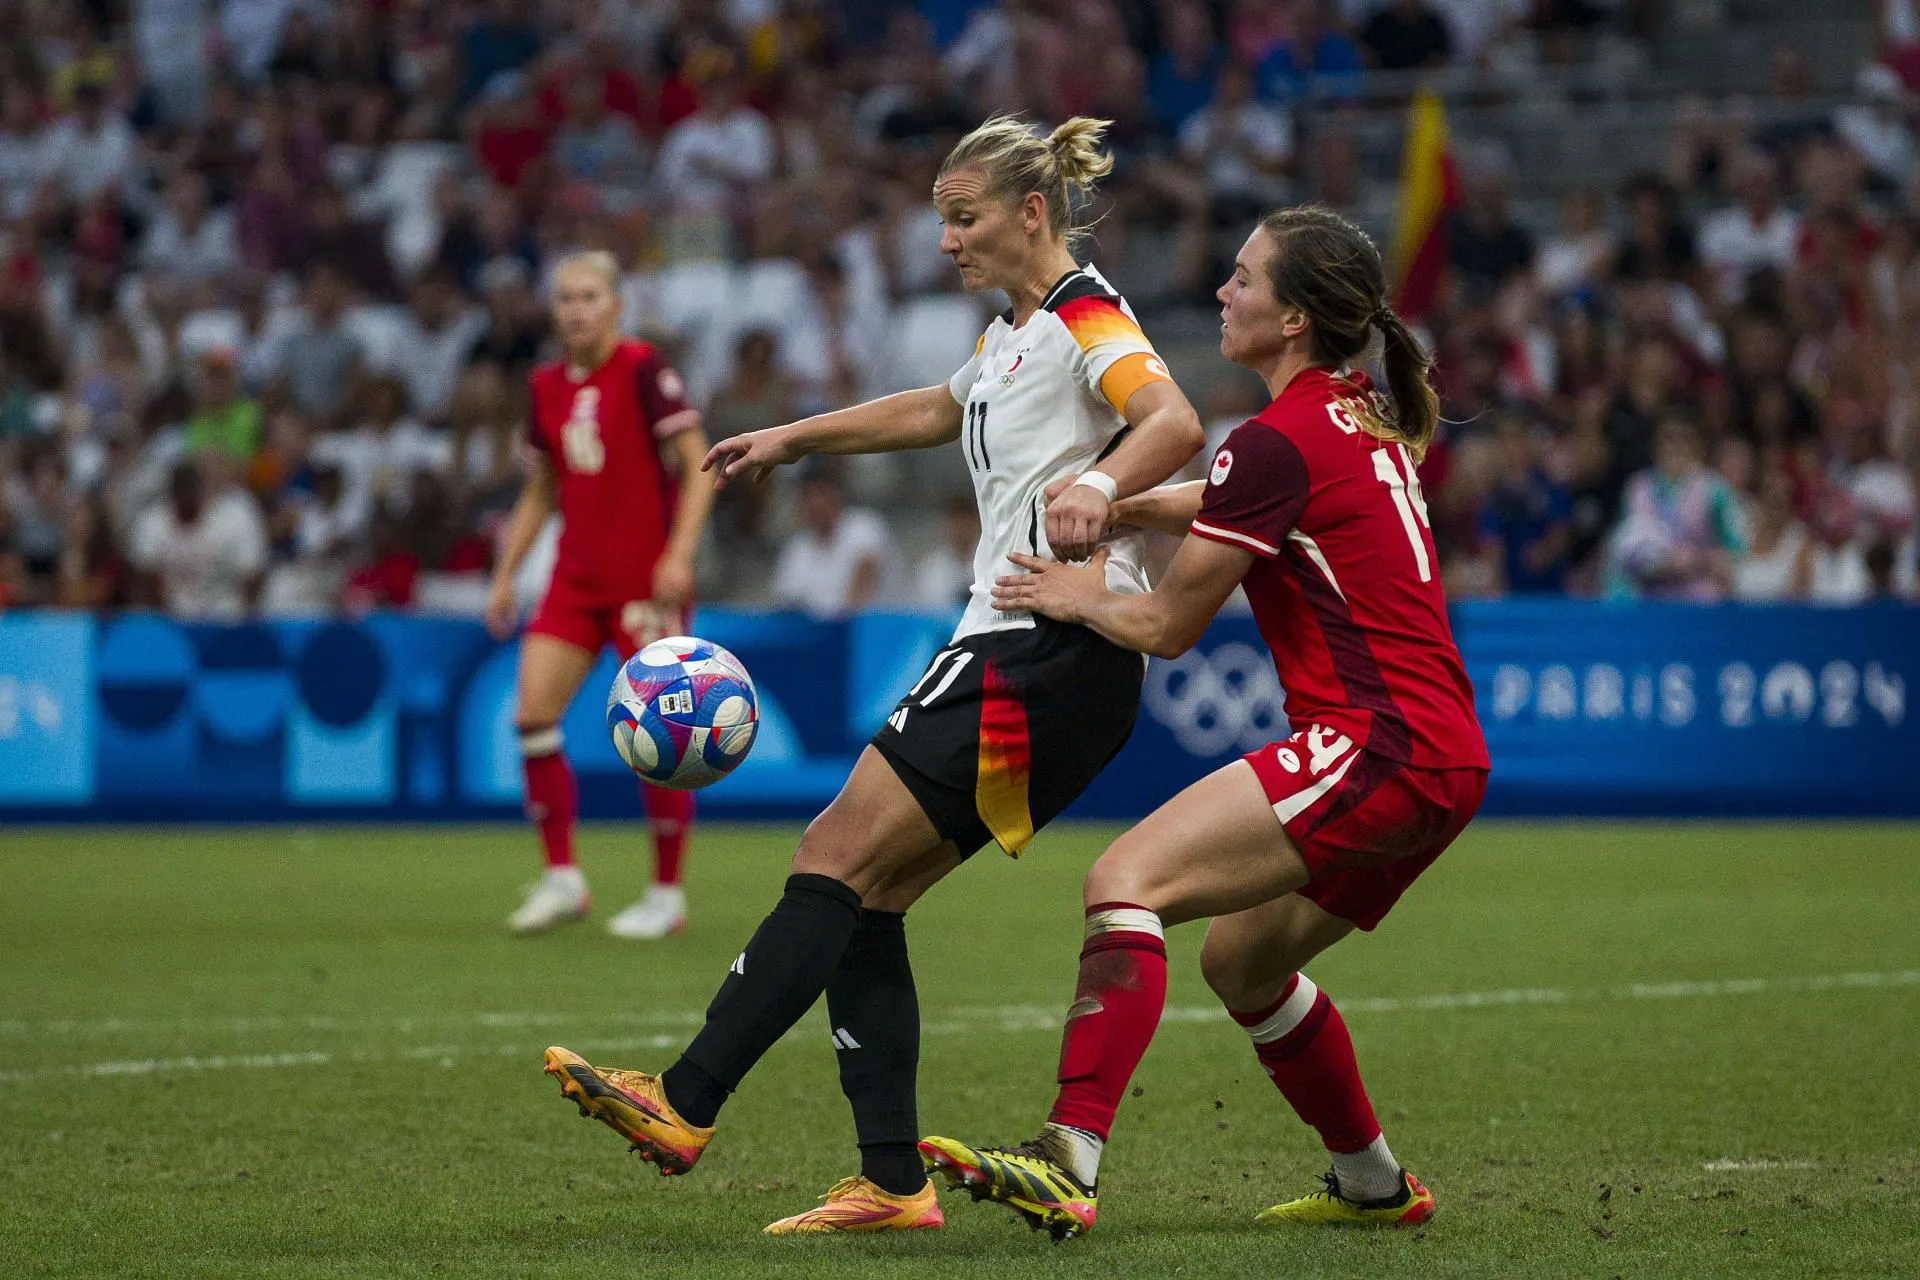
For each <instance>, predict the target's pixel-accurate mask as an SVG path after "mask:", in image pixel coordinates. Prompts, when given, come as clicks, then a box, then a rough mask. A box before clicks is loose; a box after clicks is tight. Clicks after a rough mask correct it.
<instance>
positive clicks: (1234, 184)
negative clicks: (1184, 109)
mask: <svg viewBox="0 0 1920 1280" xmlns="http://www.w3.org/2000/svg"><path fill="white" fill-rule="evenodd" d="M1180 158H1181V159H1183V160H1185V161H1186V162H1187V163H1188V164H1189V165H1192V166H1193V167H1194V168H1196V169H1198V170H1200V171H1201V173H1203V174H1204V175H1205V176H1206V180H1207V183H1208V185H1209V186H1210V187H1211V188H1212V192H1213V221H1214V225H1216V226H1223V227H1224V226H1240V225H1242V224H1244V223H1246V222H1249V221H1251V220H1252V219H1254V218H1256V217H1258V216H1259V214H1260V213H1261V212H1262V211H1263V210H1265V209H1269V208H1271V207H1273V206H1274V205H1277V204H1279V203H1281V202H1282V201H1283V200H1285V198H1286V190H1287V187H1286V179H1287V175H1288V173H1289V172H1290V171H1291V170H1292V167H1293V117H1292V116H1290V115H1289V114H1288V113H1287V111H1286V109H1285V108H1283V107H1277V106H1273V105H1271V104H1268V103H1264V102H1256V101H1254V97H1253V77H1252V75H1251V74H1249V73H1248V71H1247V69H1246V68H1245V67H1242V66H1241V65H1240V64H1239V63H1237V62H1230V63H1228V64H1227V65H1225V66H1223V67H1222V68H1221V69H1220V75H1219V79H1218V81H1217V82H1216V84H1215V90H1214V100H1213V102H1212V103H1210V104H1209V105H1207V106H1205V107H1202V108H1201V109H1200V110H1198V111H1196V112H1194V113H1193V114H1192V115H1191V116H1189V117H1188V118H1187V122H1186V124H1185V125H1184V126H1182V127H1181V129H1180Z"/></svg>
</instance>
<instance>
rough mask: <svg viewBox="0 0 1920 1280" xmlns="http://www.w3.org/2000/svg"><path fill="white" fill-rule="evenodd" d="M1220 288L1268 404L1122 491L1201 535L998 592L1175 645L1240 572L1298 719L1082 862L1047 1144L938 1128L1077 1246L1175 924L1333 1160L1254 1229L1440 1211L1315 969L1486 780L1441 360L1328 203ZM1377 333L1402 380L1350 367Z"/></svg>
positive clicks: (996, 1192) (1173, 526) (998, 597)
mask: <svg viewBox="0 0 1920 1280" xmlns="http://www.w3.org/2000/svg"><path fill="white" fill-rule="evenodd" d="M1219 298H1220V302H1221V333H1220V348H1221V352H1222V354H1224V355H1225V356H1226V357H1227V358H1228V359H1230V360H1232V361H1233V362H1234V363H1236V364H1239V365H1243V366H1245V367H1247V368H1249V369H1252V370H1253V371H1255V372H1256V373H1258V374H1260V375H1261V377H1262V378H1263V379H1264V380H1265V382H1266V384H1267V390H1268V394H1270V395H1271V396H1272V397H1273V401H1272V403H1270V404H1269V405H1268V406H1267V407H1266V408H1265V409H1263V410H1261V411H1260V412H1259V413H1258V414H1256V415H1255V416H1254V417H1253V418H1252V420H1250V421H1248V422H1246V423H1243V424H1242V425H1241V426H1239V427H1237V428H1236V429H1235V430H1234V431H1233V433H1232V434H1231V435H1229V436H1228V437H1227V439H1226V441H1225V443H1224V444H1222V445H1221V446H1220V448H1219V450H1218V451H1217V452H1216V453H1215V454H1214V457H1213V465H1212V467H1211V468H1210V470H1209V473H1208V477H1207V479H1206V480H1204V481H1195V482H1194V483H1192V484H1186V485H1175V486H1170V487H1166V488H1160V489H1155V490H1151V491H1149V492H1148V493H1145V494H1141V495H1139V496H1138V497H1136V498H1132V499H1129V500H1128V501H1127V502H1124V503H1121V504H1117V505H1116V507H1115V508H1114V512H1113V518H1114V519H1115V520H1116V521H1119V522H1123V523H1129V524H1137V525H1144V526H1146V527H1149V528H1155V529H1160V530H1163V531H1165V532H1172V533H1178V532H1184V533H1186V534H1187V537H1186V539H1185V540H1184V541H1183V542H1182V543H1181V544H1180V549H1179V551H1178V553H1177V554H1176V555H1175V557H1174V560H1173V563H1172V564H1171V565H1170V566H1169V567H1168V569H1167V573H1166V576H1165V577H1164V578H1163V579H1162V580H1161V582H1160V583H1159V585H1158V586H1156V587H1155V588H1154V589H1153V590H1152V591H1150V592H1147V593H1145V594H1142V595H1135V596H1131V597H1121V596H1118V595H1115V594H1114V593H1112V592H1110V591H1108V590H1107V589H1106V586H1105V584H1104V582H1103V581H1102V580H1101V576H1100V571H1099V561H1098V558H1096V560H1095V562H1094V564H1093V565H1091V566H1088V567H1084V568H1083V567H1076V566H1072V565H1065V564H1050V563H1046V562H1043V561H1040V560H1036V559H1034V558H1032V557H1030V556H1023V555H1018V554H1016V555H1014V556H1013V557H1012V559H1013V561H1014V563H1015V564H1016V565H1017V566H1018V567H1019V568H1021V569H1023V570H1025V571H1026V572H1024V573H1020V574H1018V575H1012V576H1008V577H1003V578H1001V579H1000V580H999V582H998V583H997V584H996V587H995V590H994V603H995V604H996V605H997V606H998V607H1000V608H1001V609H1005V610H1031V611H1033V612H1035V613H1039V614H1042V615H1044V616H1046V617H1049V618H1053V619H1056V620H1057V621H1060V622H1067V623H1078V624H1080V625H1082V626H1086V627H1090V628H1092V629H1093V630H1094V631H1095V632H1097V633H1099V634H1100V635H1103V636H1105V637H1106V638H1107V639H1109V640H1111V641H1113V642H1114V643H1115V644H1118V645H1121V646H1123V647H1125V648H1129V649H1136V650H1139V651H1141V652H1145V653H1152V654H1157V655H1159V656H1161V657H1166V658H1172V657H1177V656H1178V655H1180V654H1182V653H1185V652H1186V651H1187V650H1188V649H1190V648H1192V647H1193V645H1194V644H1195V642H1197V641H1198V640H1199V639H1200V636H1201V633H1202V632H1203V631H1205V630H1206V627H1207V624H1208V623H1209V622H1211V621H1212V620H1213V616H1214V614H1215V612H1217V611H1218V609H1219V608H1220V606H1221V605H1222V604H1224V603H1225V602H1226V600H1227V597H1228V596H1229V595H1230V594H1232V592H1233V589H1234V588H1235V587H1236V586H1244V587H1245V588H1246V593H1247V600H1248V602H1249V603H1250V604H1251V605H1252V606H1253V616H1254V620H1255V622H1257V623H1258V624H1259V627H1260V634H1261V636H1262V638H1263V639H1265V641H1266V643H1267V647H1268V648H1269V649H1270V650H1271V651H1272V656H1273V664H1274V669H1275V671H1276V673H1277V674H1278V675H1279V678H1280V685H1281V687H1282V688H1283V689H1285V690H1286V691H1287V718H1288V720H1289V722H1290V727H1291V729H1292V730H1293V734H1292V736H1291V737H1289V738H1286V739H1284V740H1283V741H1279V742H1273V743H1269V744H1268V745H1266V746H1264V747H1262V748H1260V749H1259V750H1258V751H1255V752H1252V753H1250V754H1249V755H1247V756H1246V757H1245V758H1244V759H1242V760H1237V761H1235V762H1234V763H1232V764H1229V765H1227V766H1225V767H1224V768H1222V769H1220V770H1218V771H1217V772H1215V773H1213V774H1211V775H1209V776H1208V777H1206V778H1203V779H1201V780H1200V781H1199V782H1196V783H1194V784H1193V785H1192V786H1190V787H1188V788H1187V789H1186V790H1184V791H1182V792H1181V793H1180V794H1178V795H1176V796H1175V797H1173V799H1171V800H1169V801H1168V802H1167V803H1166V804H1164V805H1162V806H1161V807H1160V808H1159V809H1157V810H1156V811H1154V812H1153V813H1151V814H1149V815H1148V816H1147V817H1146V819H1145V820H1144V821H1142V822H1141V823H1140V824H1139V825H1138V826H1136V827H1134V828H1133V830H1131V831H1129V832H1128V833H1127V834H1125V835H1124V836H1122V837H1121V838H1120V839H1119V840H1117V841H1115V842H1114V844H1113V845H1112V846H1111V847H1110V848H1109V849H1108V850H1107V852H1106V853H1105V854H1104V855H1103V856H1102V857H1101V858H1100V860H1099V861H1098V862H1096V863H1095V864H1094V866H1093V868H1092V870H1091V871H1089V872H1088V874H1087V883H1086V928H1085V934H1084V938H1085V942H1084V946H1083V949H1082V950H1081V953H1080V978H1079V984H1078V986H1077V987H1076V989H1075V991H1074V1001H1073V1005H1072V1007H1071V1008H1069V1010H1068V1011H1067V1022H1066V1030H1065V1033H1064V1035H1063V1037H1062V1042H1061V1051H1060V1070H1059V1086H1060V1088H1059V1093H1058V1095H1057V1096H1056V1099H1055V1102H1054V1105H1053V1111H1052V1113H1051V1115H1050V1116H1049V1118H1048V1123H1047V1125H1046V1127H1045V1129H1044V1130H1043V1131H1042V1132H1041V1134H1040V1136H1039V1137H1037V1138H1035V1139H1034V1140H1033V1141H1031V1142H1028V1143H1025V1144H1022V1145H1020V1146H1016V1147H973V1146H969V1145H967V1144H965V1143H961V1142H956V1141H954V1140H953V1139H950V1138H927V1139H925V1140H924V1141H922V1142H921V1143H920V1151H921V1154H922V1155H923V1157H925V1158H926V1159H927V1161H928V1162H929V1164H930V1165H932V1166H934V1167H937V1168H939V1169H940V1170H942V1171H943V1172H944V1173H945V1174H946V1175H947V1176H948V1178H949V1180H950V1181H953V1182H954V1183H955V1184H956V1185H965V1186H967V1187H969V1188H970V1189H971V1190H972V1191H973V1193H974V1195H975V1197H976V1198H991V1199H994V1200H998V1201H1001V1202H1002V1203H1005V1204H1007V1205H1008V1206H1009V1207H1010V1208H1012V1209H1014V1210H1015V1211H1016V1212H1018V1213H1020V1214H1022V1215H1023V1216H1025V1217H1026V1218H1027V1219H1028V1221H1029V1222H1031V1223H1032V1224H1033V1225H1035V1226H1044V1227H1047V1228H1048V1229H1050V1230H1051V1231H1052V1232H1053V1234H1054V1236H1055V1237H1056V1238H1062V1237H1065V1236H1069V1235H1077V1234H1079V1233H1080V1232H1082V1231H1085V1230H1086V1229H1087V1228H1089V1227H1091V1226H1092V1225H1093V1220H1094V1212H1095V1207H1096V1203H1097V1202H1096V1199H1095V1179H1096V1177H1097V1175H1098V1172H1099V1165H1100V1155H1101V1152H1102V1149H1103V1148H1104V1146H1105V1143H1106V1139H1107V1135H1108V1130H1109V1129H1110V1127H1111V1126H1112V1123H1113V1118H1114V1112H1115V1110H1116V1109H1117V1108H1118V1107H1119V1105H1120V1098H1121V1096H1122V1094H1123V1093H1124V1092H1125V1091H1126V1086H1127V1083H1128V1081H1129V1080H1130V1079H1131V1077H1132V1075H1133V1071H1134V1068H1135V1067H1136V1066H1137V1065H1138V1064H1139V1062H1140V1058H1141V1056H1142V1055H1143V1054H1145V1053H1146V1050H1147V1045H1148V1043H1149V1042H1150V1041H1151V1040H1152V1038H1153V1034H1154V1031H1155V1029H1156V1027H1157V1026H1158V1024H1159V1021H1160V1014H1161V1008H1162V1006H1163V1004H1164V1003H1165V1000H1166V990H1167V953H1166V945H1165V942H1164V941H1163V931H1164V929H1165V927H1166V926H1168V925H1173V924H1179V923H1181V922H1183V921H1187V920H1196V919H1203V918H1206V917H1212V918H1213V920H1212V923H1211V925H1209V927H1208V929H1207V939H1206V944H1205V946H1204V948H1203V949H1202V952H1201V968H1202V970H1203V972H1204V973H1205V975H1206V978H1207V982H1208V985H1210V986H1211V987H1212V988H1213V990H1214V992H1215V993H1216V994H1217V995H1218V996H1219V997H1220V999H1221V1001H1222V1003H1224V1004H1225V1005H1226V1007H1227V1010H1228V1012H1229V1013H1230V1014H1232V1016H1233V1018H1234V1020H1235V1021H1237V1022H1238V1023H1240V1025H1241V1026H1243V1027H1245V1028H1246V1030H1247V1033H1248V1035H1249V1036H1250V1037H1251V1038H1252V1040H1253V1049H1254V1053H1255V1055H1256V1056H1257V1057H1258V1059H1259V1061H1260V1065H1261V1067H1262V1068H1263V1069H1264V1070H1265V1071H1266V1073H1267V1075H1268V1076H1269V1077H1271V1078H1272V1080H1273V1082H1274V1084H1275V1085H1276V1086H1278V1087H1279V1089H1280V1092H1281V1093H1282V1094H1283V1095H1284V1096H1285V1098H1286V1099H1287V1101H1288V1102H1289V1103H1290V1104H1292V1106H1293V1109H1294V1111H1295V1112H1296V1113H1297V1114H1298V1115H1299V1116H1300V1118H1301V1119H1302V1120H1303V1121H1305V1122H1306V1123H1307V1124H1308V1125H1310V1126H1312V1127H1313V1128H1314V1129H1316V1130H1318V1132H1319V1134H1320V1138H1321V1140H1322V1142H1323V1143H1324V1145H1325V1146H1326V1148H1327V1150H1328V1152H1329V1153H1330V1155H1331V1159H1332V1164H1333V1168H1332V1171H1331V1172H1329V1173H1328V1174H1327V1175H1326V1176H1325V1180H1324V1182H1325V1185H1324V1187H1323V1189H1322V1190H1319V1191H1315V1192H1312V1193H1310V1194H1308V1195H1305V1196H1302V1197H1300V1198H1298V1199H1294V1200H1289V1201H1286V1202H1285V1203H1282V1204H1278V1205H1275V1206H1274V1207H1273V1208H1271V1209H1268V1210H1267V1211H1266V1212H1264V1213H1262V1214H1261V1215H1260V1217H1259V1221H1260V1222H1262V1223H1264V1224H1281V1223H1298V1224H1335V1223H1351V1224H1374V1225H1382V1226H1387V1225H1411V1224H1414V1223H1418V1222H1421V1221H1424V1220H1425V1219H1426V1218H1427V1217H1429V1216H1430V1215H1431V1214H1432V1213H1433V1196H1432V1194H1431V1193H1429V1192H1428V1191H1427V1189H1426V1188H1425V1187H1423V1186H1421V1185H1420V1183H1419V1181H1418V1180H1417V1179H1416V1178H1414V1177H1413V1175H1412V1174H1410V1173H1408V1172H1407V1171H1406V1170H1405V1169H1403V1168H1402V1167H1401V1166H1400V1164H1399V1162H1398V1161H1397V1160H1396V1159H1395V1158H1394V1155H1393V1152H1392V1151H1391V1150H1390V1149H1389V1148H1388V1146H1387V1141H1386V1138H1385V1136H1384V1135H1383V1134H1382V1133H1381V1131H1380V1125H1379V1122H1378V1121H1377V1120H1376V1119H1375V1116H1374V1111H1373V1104H1372V1103H1371V1102H1370V1101H1369V1099H1368V1097H1367V1091H1366V1088H1365V1086H1363V1085H1362V1084H1361V1081H1360V1071H1359V1067H1358V1066H1357V1065H1356V1062H1355V1058H1354V1052H1353V1041H1352V1040H1351V1038H1350V1037H1349V1036H1348V1034H1347V1028H1346V1024H1345V1023H1344V1022H1343V1021H1342V1019H1341V1017H1340V1013H1339V1010H1337V1009H1335V1008H1334V1007H1333V1004H1332V1002H1331V1001H1329V1000H1328V998H1327V996H1326V995H1325V994H1324V993H1322V992H1320V991H1319V990H1318V989H1317V988H1316V987H1315V986H1314V984H1313V983H1312V982H1311V981H1309V980H1308V979H1307V977H1306V975H1305V974H1303V973H1301V972H1300V969H1301V966H1303V965H1304V964H1306V962H1307V961H1308V960H1310V959H1312V958H1313V957H1314V956H1315V955H1318V954H1319V953H1320V952H1321V951H1324V950H1325V949H1326V948H1327V947H1329V946H1331V945H1333V944H1334V943H1335V942H1338V941H1339V940H1340V939H1341V938H1344V937H1345V936H1347V934H1348V933H1350V932H1351V931H1352V930H1354V929H1356V928H1358V929H1372V928H1373V927H1374V926H1376V925H1377V924H1379V923H1380V920H1381V918H1382V917H1384V916H1385V915H1386V914H1387V912H1388V911H1389V910H1391V909H1392V907H1393V904H1394V902H1395V901H1396V900H1398V898H1399V897H1400V895H1401V893H1402V892H1403V891H1404V890H1405V889H1406V888H1407V886H1409V885H1410V884H1412V883H1413V880H1414V878H1415V877H1417V876H1418V875H1419V874H1420V873H1421V872H1422V871H1424V870H1426V868H1427V867H1428V866H1430V865H1432V863H1433V861H1434V859H1435V858H1437V857H1439V856H1440V854H1441V852H1442V851H1443V850H1445V849H1446V847H1447V846H1448V845H1449V844H1450V843H1451V842H1452V841H1453V839H1454V838H1455V837H1456V836H1458V835H1459V834H1460V832H1461V831H1462V830H1463V829H1464V828H1465V827H1466V825H1467V823H1468V822H1469V821H1471V820H1472V818H1473V815H1474V813H1475V811H1476V810H1477V809H1478V808H1479V805H1480V800H1481V797H1482V795H1483V794H1484V793H1485V790H1486V784H1487V770H1488V762H1487V748H1486V743H1485V741H1484V739H1483V738H1482V736H1481V733H1480V725H1479V721H1478V720H1477V719H1476V718H1475V716H1474V710H1473V689H1472V687H1471V686H1470V685H1469V684H1468V682H1467V676H1466V671H1465V669H1464V668H1463V667H1462V665H1461V662H1460V653H1459V650H1458V649H1456V648H1455V647H1454V643H1453V634H1452V632H1451V630H1450V629H1449V627H1448V624H1447V614H1446V601H1445V600H1444V599H1443V598H1442V596H1441V591H1440V575H1439V561H1438V559H1437V557H1436V556H1435V554H1434V548H1433V536H1432V534H1431V533H1430V532H1429V531H1428V528H1427V516H1426V504H1425V502H1424V501H1423V500H1422V499H1421V496H1420V485H1419V480H1418V479H1417V478H1416V476H1415V472H1414V468H1415V465H1416V464H1417V463H1418V462H1419V460H1420V455H1421V453H1422V452H1423V451H1424V449H1425V446H1426V443H1427V441H1428V440H1429V439H1430V438H1431V437H1432V435H1433V430H1434V426H1435V424H1436V422H1437V420H1438V417H1439V412H1438V403H1437V400H1436V397H1435V395H1434V393H1433V389H1432V387H1431V385H1430V384H1429V382H1428V377H1427V374H1428V369H1429V366H1430V363H1431V360H1430V357H1429V356H1428V355H1427V353H1426V351H1425V350H1424V349H1423V348H1422V347H1421V345H1420V343H1419V340H1418V339H1417V338H1415V337H1414V336H1413V334H1412V333H1411V332H1409V331H1408V329H1407V327H1406V325H1405V323H1404V322H1403V321H1401V319H1400V318H1399V317H1398V316H1397V315H1395V314H1394V313H1393V310H1392V308H1390V307H1389V306H1388V305H1387V301H1386V297H1385V280H1384V272H1383V271H1382V268H1381V264H1380V255H1379V252H1378V250H1376V249H1375V248H1374V245H1373V242H1372V241H1370V240H1369V239H1368V238H1367V237H1366V235H1365V233H1363V232H1362V231H1360V230H1359V229H1358V228H1357V227H1355V226H1354V225H1353V224H1352V223H1350V222H1348V221H1347V220H1346V219H1344V218H1342V217H1340V216H1339V215H1337V214H1334V213H1332V212H1329V211H1328V210H1325V209H1320V208H1312V207H1308V208H1298V209H1287V210H1283V211H1281V212H1279V213H1275V214H1272V215H1269V216H1268V217H1267V218H1265V219H1264V220H1262V222H1261V223H1260V226H1259V228H1258V229H1257V230H1256V231H1255V232H1254V233H1253V235H1252V236H1251V237H1250V238H1249V239H1248V240H1247V243H1246V246H1245V247H1244V248H1242V249H1241V251H1240V254H1239V257H1238V258H1237V260H1236V261H1235V263H1234V273H1233V278H1232V279H1231V280H1229V281H1228V282H1227V283H1226V284H1224V285H1222V286H1221V288H1220V291H1219ZM1375 330H1378V331H1379V332H1380V334H1381V335H1382V341H1383V348H1382V360H1381V362H1382V364H1383V365H1384V367H1385V371H1386V381H1387V386H1388V389H1389V390H1390V391H1391V393H1392V395H1391V398H1390V399H1389V398H1388V397H1387V396H1385V395H1382V394H1380V393H1379V392H1377V391H1375V390H1374V388H1373V387H1372V385H1371V384H1370V383H1369V381H1368V379H1367V377H1366V375H1365V374H1362V373H1356V372H1352V371H1351V370H1350V368H1349V366H1350V364H1351V363H1352V362H1353V361H1355V360H1356V359H1358V358H1359V357H1360V355H1361V354H1362V353H1363V352H1364V351H1365V349H1366V347H1367V345H1368V343H1369V340H1370V338H1371V336H1372V334H1373V332H1374V331H1375Z"/></svg>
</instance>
